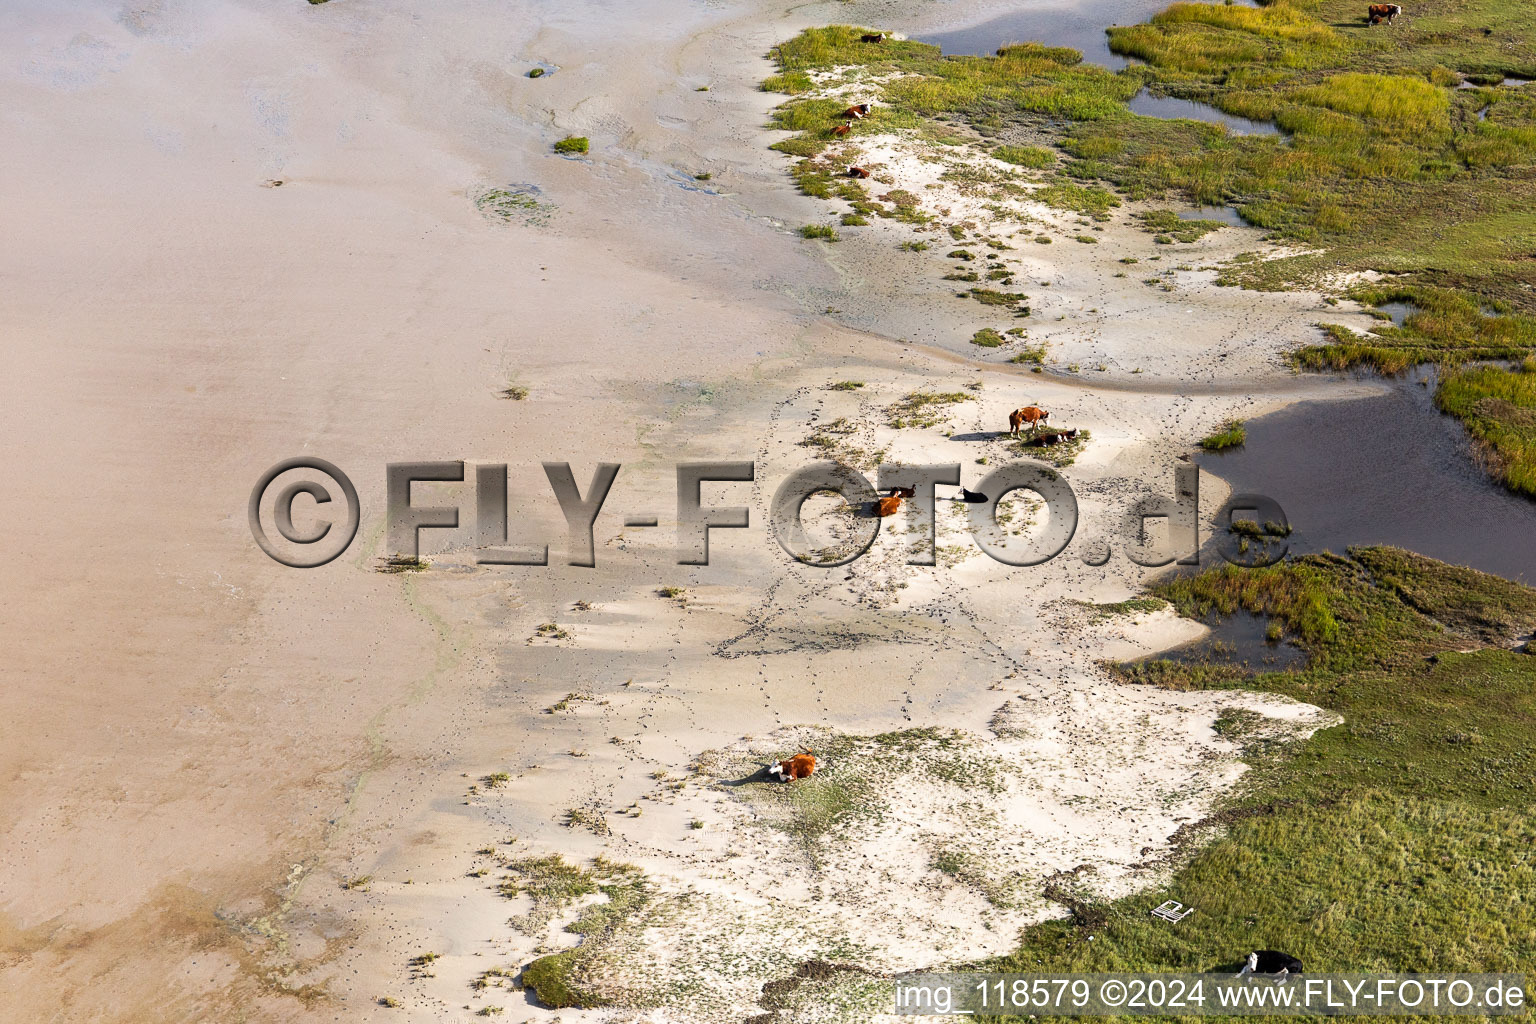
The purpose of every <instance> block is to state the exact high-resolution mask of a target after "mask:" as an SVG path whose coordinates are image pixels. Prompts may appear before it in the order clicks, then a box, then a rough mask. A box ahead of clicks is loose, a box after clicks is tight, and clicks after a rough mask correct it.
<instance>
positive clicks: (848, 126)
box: [832, 121, 853, 135]
mask: <svg viewBox="0 0 1536 1024" xmlns="http://www.w3.org/2000/svg"><path fill="white" fill-rule="evenodd" d="M851 131H853V122H852V121H848V122H846V123H845V124H840V125H838V126H837V127H836V128H833V129H832V134H833V135H847V134H848V133H849V132H851Z"/></svg>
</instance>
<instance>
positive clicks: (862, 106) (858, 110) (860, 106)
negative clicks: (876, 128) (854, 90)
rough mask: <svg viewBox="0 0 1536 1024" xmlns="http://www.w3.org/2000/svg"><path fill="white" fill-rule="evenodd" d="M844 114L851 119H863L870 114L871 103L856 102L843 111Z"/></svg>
mask: <svg viewBox="0 0 1536 1024" xmlns="http://www.w3.org/2000/svg"><path fill="white" fill-rule="evenodd" d="M843 116H844V117H846V118H849V119H850V120H854V121H862V120H863V119H864V118H866V117H868V116H869V104H868V103H855V104H854V105H853V106H851V107H849V108H848V109H847V110H845V111H843Z"/></svg>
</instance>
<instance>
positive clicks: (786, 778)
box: [768, 747, 816, 782]
mask: <svg viewBox="0 0 1536 1024" xmlns="http://www.w3.org/2000/svg"><path fill="white" fill-rule="evenodd" d="M815 771H816V752H815V751H813V750H811V748H809V747H807V748H806V749H805V753H803V754H796V755H795V756H794V757H787V758H785V759H784V760H782V761H775V762H774V763H773V764H771V765H769V766H768V774H769V775H776V776H778V779H779V781H780V782H793V781H794V780H795V779H808V778H810V777H811V774H812V773H813V772H815Z"/></svg>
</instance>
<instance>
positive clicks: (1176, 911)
mask: <svg viewBox="0 0 1536 1024" xmlns="http://www.w3.org/2000/svg"><path fill="white" fill-rule="evenodd" d="M1194 912H1195V908H1194V907H1186V906H1185V905H1184V904H1182V903H1180V902H1179V901H1178V900H1165V901H1163V902H1162V903H1159V904H1158V905H1157V906H1155V907H1153V908H1152V916H1153V917H1160V918H1162V919H1163V920H1164V921H1173V922H1175V923H1177V922H1179V921H1182V920H1184V919H1185V918H1186V917H1188V916H1189V915H1190V914H1193V913H1194Z"/></svg>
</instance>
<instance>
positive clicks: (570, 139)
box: [555, 135, 591, 153]
mask: <svg viewBox="0 0 1536 1024" xmlns="http://www.w3.org/2000/svg"><path fill="white" fill-rule="evenodd" d="M590 147H591V143H589V142H588V141H587V138H586V136H584V135H567V136H566V137H565V138H563V139H561V140H560V141H559V142H557V143H555V152H556V153H585V152H587V150H588V149H589V148H590Z"/></svg>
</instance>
